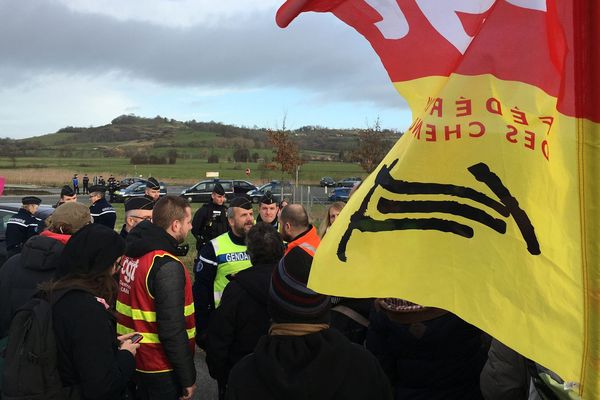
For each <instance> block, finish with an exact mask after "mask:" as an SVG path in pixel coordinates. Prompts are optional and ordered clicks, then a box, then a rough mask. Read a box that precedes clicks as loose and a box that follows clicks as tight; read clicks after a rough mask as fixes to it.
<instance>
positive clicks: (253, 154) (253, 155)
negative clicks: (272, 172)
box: [251, 152, 260, 162]
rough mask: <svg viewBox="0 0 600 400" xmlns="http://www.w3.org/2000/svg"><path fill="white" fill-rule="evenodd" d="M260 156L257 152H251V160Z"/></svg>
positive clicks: (255, 160) (255, 159)
mask: <svg viewBox="0 0 600 400" xmlns="http://www.w3.org/2000/svg"><path fill="white" fill-rule="evenodd" d="M259 158H260V155H259V154H258V153H257V152H254V153H252V157H251V159H252V162H257V161H258V159H259Z"/></svg>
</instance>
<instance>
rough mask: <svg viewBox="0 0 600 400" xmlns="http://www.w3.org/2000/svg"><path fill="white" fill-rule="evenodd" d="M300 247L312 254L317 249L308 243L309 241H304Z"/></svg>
mask: <svg viewBox="0 0 600 400" xmlns="http://www.w3.org/2000/svg"><path fill="white" fill-rule="evenodd" d="M300 247H302V248H303V249H308V250H310V251H311V252H312V253H313V254H314V253H315V252H316V251H317V249H316V248H315V247H314V246H312V245H310V244H309V243H306V242H304V243H301V244H300Z"/></svg>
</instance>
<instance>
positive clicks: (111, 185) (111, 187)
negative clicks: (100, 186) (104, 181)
mask: <svg viewBox="0 0 600 400" xmlns="http://www.w3.org/2000/svg"><path fill="white" fill-rule="evenodd" d="M118 188H119V185H117V180H116V179H115V177H114V176H113V174H110V177H109V178H108V197H109V201H110V202H114V201H115V192H116V191H117V189H118Z"/></svg>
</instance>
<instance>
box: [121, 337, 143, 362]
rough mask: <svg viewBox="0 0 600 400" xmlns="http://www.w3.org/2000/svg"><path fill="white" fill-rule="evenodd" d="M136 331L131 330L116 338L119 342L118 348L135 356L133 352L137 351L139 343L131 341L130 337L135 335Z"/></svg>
mask: <svg viewBox="0 0 600 400" xmlns="http://www.w3.org/2000/svg"><path fill="white" fill-rule="evenodd" d="M137 333H138V332H131V333H128V334H126V335H121V336H117V340H118V341H119V342H121V345H120V346H119V349H121V350H127V351H128V352H130V353H131V354H133V356H134V357H135V353H136V352H137V349H138V347H140V344H139V343H132V342H131V337H132V336H133V335H136V334H137Z"/></svg>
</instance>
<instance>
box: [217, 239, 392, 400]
mask: <svg viewBox="0 0 600 400" xmlns="http://www.w3.org/2000/svg"><path fill="white" fill-rule="evenodd" d="M311 264H312V257H311V256H310V255H309V254H308V253H307V252H305V251H303V250H302V249H301V248H299V247H296V248H294V249H292V250H290V251H289V252H288V253H287V254H286V255H285V256H284V257H283V258H282V260H281V261H280V262H279V264H278V266H277V267H276V268H275V270H274V271H273V275H272V278H271V285H270V288H269V305H268V307H269V313H270V315H271V318H272V320H273V324H272V325H271V327H270V329H269V335H268V336H263V337H262V338H261V339H260V340H259V342H258V344H257V345H256V348H255V349H254V353H253V354H251V355H249V356H247V357H244V358H243V359H242V360H240V361H239V362H238V363H237V364H236V366H235V367H234V368H233V369H232V371H231V373H230V375H229V381H228V384H227V399H231V400H233V399H235V400H245V399H248V400H250V399H261V400H276V399H277V400H279V399H286V400H300V399H311V400H334V399H335V400H353V399H360V400H362V399H372V400H391V399H392V393H391V389H390V385H389V382H388V380H387V378H386V376H385V374H384V372H383V370H382V369H381V366H380V365H379V363H378V362H377V360H376V359H375V357H374V356H373V355H372V354H370V353H369V352H368V351H366V350H365V349H364V348H362V347H360V346H358V345H356V344H354V343H351V342H350V341H349V340H348V339H346V338H345V337H344V336H342V335H341V334H340V333H339V332H337V331H336V330H335V329H330V328H329V325H328V321H329V306H330V299H329V296H324V295H322V294H319V293H316V292H314V291H312V290H311V289H309V288H307V287H306V283H307V281H308V275H309V273H310V267H311Z"/></svg>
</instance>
